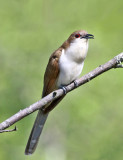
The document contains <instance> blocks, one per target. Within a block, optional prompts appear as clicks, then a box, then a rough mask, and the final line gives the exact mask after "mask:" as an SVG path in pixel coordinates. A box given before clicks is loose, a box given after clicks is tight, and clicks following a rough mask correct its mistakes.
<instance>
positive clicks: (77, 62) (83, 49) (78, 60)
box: [57, 39, 88, 87]
mask: <svg viewBox="0 0 123 160" xmlns="http://www.w3.org/2000/svg"><path fill="white" fill-rule="evenodd" d="M79 40H80V39H79ZM87 51H88V41H87V40H85V39H82V40H80V41H78V42H73V43H71V44H70V46H69V48H67V49H66V50H64V49H63V50H62V54H61V57H60V59H59V67H60V73H59V77H58V82H57V85H58V87H60V86H61V85H67V84H69V83H71V82H72V81H74V80H76V79H77V78H78V76H79V75H80V74H81V72H82V69H83V66H84V59H85V58H86V55H87Z"/></svg>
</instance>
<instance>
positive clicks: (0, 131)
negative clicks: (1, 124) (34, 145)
mask: <svg viewBox="0 0 123 160" xmlns="http://www.w3.org/2000/svg"><path fill="white" fill-rule="evenodd" d="M13 131H17V128H16V126H15V128H14V129H9V130H0V133H4V132H13Z"/></svg>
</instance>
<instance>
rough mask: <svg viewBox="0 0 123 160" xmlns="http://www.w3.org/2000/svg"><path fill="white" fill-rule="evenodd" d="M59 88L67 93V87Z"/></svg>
mask: <svg viewBox="0 0 123 160" xmlns="http://www.w3.org/2000/svg"><path fill="white" fill-rule="evenodd" d="M60 89H62V90H63V92H64V94H67V88H66V87H65V86H60Z"/></svg>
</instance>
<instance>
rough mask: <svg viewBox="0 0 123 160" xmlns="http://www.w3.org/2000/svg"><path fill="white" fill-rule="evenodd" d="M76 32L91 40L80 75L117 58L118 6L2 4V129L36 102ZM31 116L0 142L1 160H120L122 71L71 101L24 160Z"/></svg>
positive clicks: (121, 9) (96, 1)
mask: <svg viewBox="0 0 123 160" xmlns="http://www.w3.org/2000/svg"><path fill="white" fill-rule="evenodd" d="M78 29H84V30H87V31H88V33H90V34H94V35H95V39H94V40H90V46H89V52H88V56H87V58H86V61H85V66H84V69H83V73H82V75H83V74H86V73H88V72H89V71H91V70H93V69H94V68H96V67H97V66H99V65H100V64H103V63H105V62H106V61H108V60H109V59H111V58H113V57H114V56H116V55H117V54H119V53H120V52H122V45H123V1H122V0H117V1H116V0H108V1H107V0H76V1H75V0H70V1H66V0H61V1H56V0H48V1H45V0H26V1H25V0H21V1H17V0H11V1H10V0H0V121H1V122H2V121H3V120H5V119H6V118H8V117H10V116H11V115H13V114H15V113H16V112H18V111H19V110H20V109H23V108H25V107H27V106H29V105H30V104H32V103H34V102H36V101H37V100H39V99H40V97H41V92H42V88H43V75H44V71H45V68H46V65H47V62H48V58H49V56H50V55H51V53H52V52H53V51H54V50H55V49H57V48H58V47H59V46H60V45H61V44H62V43H63V42H64V41H65V40H66V39H67V38H68V36H69V35H70V34H71V33H72V32H73V31H75V30H78ZM36 114H37V113H34V114H31V115H30V116H28V117H26V118H24V119H23V120H21V121H19V122H18V123H16V126H17V128H18V131H17V132H12V133H2V134H0V160H8V159H9V160H36V159H38V160H39V159H40V160H75V159H77V160H122V159H123V124H122V122H123V70H122V69H112V70H110V71H108V72H106V73H104V74H103V75H101V76H99V77H97V78H96V79H94V80H92V81H90V82H89V83H87V84H86V85H84V86H82V87H79V88H78V89H76V90H74V91H72V92H71V93H69V94H68V95H67V96H66V98H65V99H64V100H63V101H62V102H61V103H60V104H59V105H58V107H56V108H55V110H53V112H52V113H51V114H50V116H49V117H48V120H47V123H46V125H45V127H44V130H43V133H42V136H41V138H40V142H39V145H38V147H37V150H36V152H35V153H34V154H33V155H32V156H25V155H24V149H25V146H26V143H27V140H28V136H29V134H30V130H31V128H32V125H33V122H34V119H35V116H36ZM11 128H14V126H13V127H11Z"/></svg>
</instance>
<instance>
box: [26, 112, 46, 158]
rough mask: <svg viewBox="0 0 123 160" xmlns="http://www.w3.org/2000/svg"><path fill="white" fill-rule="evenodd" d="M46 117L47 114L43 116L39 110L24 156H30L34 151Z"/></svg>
mask: <svg viewBox="0 0 123 160" xmlns="http://www.w3.org/2000/svg"><path fill="white" fill-rule="evenodd" d="M47 117H48V113H46V114H44V113H43V112H42V111H41V110H39V112H38V115H37V118H36V120H35V123H34V125H33V128H32V131H31V134H30V136H29V140H28V143H27V146H26V149H25V154H26V155H29V154H32V153H33V152H34V151H35V149H36V146H37V144H38V140H39V137H40V135H41V132H42V129H43V127H44V124H45V121H46V119H47Z"/></svg>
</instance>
